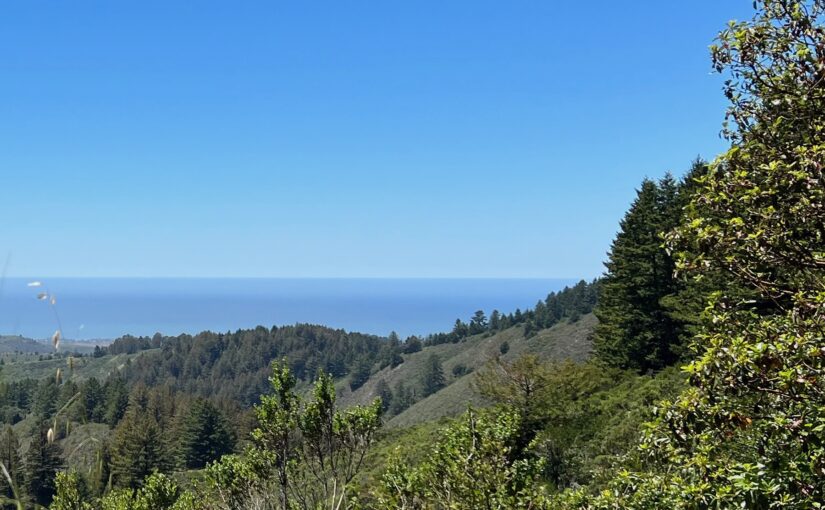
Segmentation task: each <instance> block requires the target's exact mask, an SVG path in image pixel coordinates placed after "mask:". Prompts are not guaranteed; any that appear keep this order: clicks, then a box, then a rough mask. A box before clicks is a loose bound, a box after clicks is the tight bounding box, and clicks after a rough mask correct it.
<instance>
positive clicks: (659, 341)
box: [593, 176, 681, 372]
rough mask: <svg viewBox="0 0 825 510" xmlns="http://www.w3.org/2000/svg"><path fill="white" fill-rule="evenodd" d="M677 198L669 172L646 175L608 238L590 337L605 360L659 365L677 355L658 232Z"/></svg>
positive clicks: (670, 287)
mask: <svg viewBox="0 0 825 510" xmlns="http://www.w3.org/2000/svg"><path fill="white" fill-rule="evenodd" d="M677 204H678V191H677V186H676V183H675V182H674V180H673V179H672V178H671V177H670V176H668V177H666V178H664V179H662V180H661V181H659V182H658V183H656V182H654V181H651V180H645V181H644V182H643V183H642V186H641V188H640V189H639V190H638V192H637V196H636V200H635V201H634V202H633V205H632V206H631V208H630V210H629V211H628V212H627V214H626V215H625V217H624V219H623V220H622V222H621V225H620V227H621V229H620V232H619V233H618V235H617V236H616V239H615V240H614V241H613V245H612V246H611V249H610V254H609V260H608V262H607V263H606V264H605V266H606V267H607V275H606V276H605V278H604V279H603V281H602V284H601V288H600V295H599V302H598V305H597V306H596V308H595V313H596V317H598V318H599V325H598V326H597V327H596V332H595V335H594V339H593V342H594V346H595V349H596V355H597V356H598V357H599V358H600V359H601V360H602V361H604V362H605V363H606V364H608V365H610V366H614V367H618V368H623V369H633V370H638V371H640V372H644V371H646V370H648V369H654V370H658V369H661V368H663V367H665V366H668V365H670V364H672V363H673V362H674V361H676V359H678V357H679V355H680V352H681V346H680V345H679V342H680V340H681V335H680V331H679V329H680V327H681V324H679V323H678V322H676V321H674V320H673V316H672V315H670V314H668V313H667V310H666V309H665V307H664V304H663V299H666V298H667V297H668V296H671V295H673V294H675V293H676V292H677V290H678V283H677V281H676V279H675V278H674V275H673V270H674V261H673V259H672V257H671V256H670V255H669V254H668V253H667V251H666V250H665V248H664V246H663V240H662V238H661V235H662V233H664V232H667V231H668V230H669V229H670V228H671V227H672V226H673V225H674V224H675V219H676V218H678V215H679V211H678V210H677Z"/></svg>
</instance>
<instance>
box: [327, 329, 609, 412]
mask: <svg viewBox="0 0 825 510" xmlns="http://www.w3.org/2000/svg"><path fill="white" fill-rule="evenodd" d="M595 324H596V318H595V317H594V316H593V315H592V314H588V315H585V316H583V317H582V318H581V319H580V320H578V321H576V322H567V321H565V322H561V323H559V324H556V325H555V326H553V327H552V328H548V329H544V330H541V331H539V332H537V333H536V334H535V335H534V336H531V337H530V338H525V337H524V330H523V327H522V326H516V327H513V328H509V329H507V330H504V331H502V332H500V333H497V334H494V335H489V334H482V335H476V336H472V337H469V338H467V339H465V340H464V341H462V342H459V343H448V344H440V345H434V346H429V347H425V348H424V349H423V350H422V351H420V352H416V353H413V354H408V355H404V363H402V364H401V365H399V366H397V367H395V368H390V367H386V368H384V369H383V370H380V371H378V372H376V373H375V374H373V375H372V376H371V377H370V378H369V380H368V381H367V382H366V383H365V384H364V385H363V386H361V387H360V388H358V389H357V390H356V391H354V392H353V391H350V389H349V385H348V384H347V382H348V381H347V380H342V381H340V382H339V384H338V385H337V390H338V395H339V402H340V405H341V406H342V407H347V406H350V405H353V404H364V403H367V402H369V401H371V400H372V399H374V398H375V397H376V395H377V389H376V388H377V385H378V383H379V381H381V380H384V381H386V382H387V383H388V384H389V385H390V387H394V385H395V384H396V383H397V382H398V381H403V382H404V384H406V385H408V386H411V387H413V388H418V386H419V385H420V378H421V374H422V371H423V368H424V364H425V362H426V360H427V359H428V358H429V357H430V355H432V354H435V355H437V356H438V357H439V359H440V360H441V363H442V366H443V367H444V374H445V376H446V377H447V386H446V387H445V388H443V389H442V390H440V391H438V392H437V393H435V394H433V395H430V396H429V397H427V398H425V399H423V400H419V401H418V402H416V403H415V404H413V405H412V406H411V407H410V408H409V409H407V410H406V411H404V412H402V413H401V414H399V415H398V416H394V417H392V418H391V419H390V420H389V421H388V426H389V427H407V426H411V425H415V424H419V423H422V422H426V421H431V420H437V419H439V418H442V417H445V416H455V415H457V414H459V413H461V412H462V411H464V410H466V408H467V406H468V405H483V404H484V402H482V401H481V400H480V399H479V397H478V396H477V395H476V394H475V392H474V391H472V388H471V383H472V380H473V372H474V371H475V370H476V369H478V368H481V367H482V366H484V364H485V363H487V362H488V361H489V360H490V359H491V358H493V357H494V356H495V355H497V354H500V352H501V351H500V347H501V345H502V344H503V343H504V342H507V344H508V345H509V350H508V351H507V352H506V354H504V355H503V356H502V357H503V358H504V359H505V360H512V359H515V358H517V357H519V356H520V355H522V354H527V353H530V354H536V355H538V356H540V357H541V358H544V359H552V360H565V359H571V360H574V361H583V360H585V359H586V358H587V357H588V356H589V354H590V349H591V345H590V341H589V336H590V333H591V331H592V330H593V327H594V326H595ZM457 365H462V366H463V367H464V368H465V369H466V371H467V373H466V374H465V375H460V376H454V375H453V368H454V367H455V366H457Z"/></svg>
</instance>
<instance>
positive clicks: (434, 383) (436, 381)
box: [421, 354, 447, 397]
mask: <svg viewBox="0 0 825 510" xmlns="http://www.w3.org/2000/svg"><path fill="white" fill-rule="evenodd" d="M446 384H447V380H446V378H445V377H444V369H443V368H442V366H441V360H440V359H438V356H436V355H435V354H430V357H429V358H427V362H426V365H425V366H424V371H423V372H422V375H421V391H422V394H423V395H424V396H425V397H427V396H430V395H432V394H433V393H435V392H436V391H438V390H440V389H441V388H443V387H444V386H446Z"/></svg>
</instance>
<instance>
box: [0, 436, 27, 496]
mask: <svg viewBox="0 0 825 510" xmlns="http://www.w3.org/2000/svg"><path fill="white" fill-rule="evenodd" d="M0 462H2V463H3V466H4V467H5V468H6V471H8V473H9V477H10V478H11V481H12V484H13V485H14V487H11V486H10V485H9V482H8V480H6V477H5V476H3V477H0V494H2V496H3V497H5V498H8V499H14V492H15V491H20V490H21V489H22V482H23V463H22V461H21V459H20V441H19V440H18V439H17V434H15V433H14V429H12V428H11V427H10V426H6V429H5V430H4V431H3V434H2V436H0Z"/></svg>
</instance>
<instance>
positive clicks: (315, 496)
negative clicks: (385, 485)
mask: <svg viewBox="0 0 825 510" xmlns="http://www.w3.org/2000/svg"><path fill="white" fill-rule="evenodd" d="M270 381H271V383H272V389H273V394H272V395H264V396H262V397H261V404H260V405H259V406H256V408H255V412H256V415H257V416H258V422H259V423H260V427H259V428H257V429H256V430H255V431H254V432H253V439H254V440H255V442H256V446H257V447H258V449H260V450H262V451H263V452H265V453H266V454H268V455H270V460H266V458H264V459H263V460H262V463H263V465H264V466H266V465H269V466H271V467H272V469H273V471H274V478H275V483H276V485H277V487H278V502H279V504H280V507H279V508H282V509H289V508H303V509H314V508H318V507H322V506H323V507H327V506H329V507H332V508H340V507H341V506H342V504H343V502H344V501H345V499H344V498H345V496H346V495H347V491H348V490H349V489H350V488H351V483H352V481H353V479H354V478H355V475H356V474H357V473H358V471H359V470H360V468H361V464H362V462H363V459H364V456H365V455H366V453H367V451H368V449H369V447H370V446H371V444H372V441H373V438H374V435H375V432H376V431H377V430H378V428H379V427H380V424H381V402H380V400H378V399H376V400H375V401H374V402H373V403H372V404H371V405H369V406H366V407H360V406H357V407H354V408H351V409H347V410H343V411H341V410H336V406H335V401H336V398H335V389H334V386H333V383H332V378H331V376H329V375H328V374H323V373H321V374H319V375H318V379H317V381H316V383H315V386H314V388H313V392H312V399H311V400H309V401H308V402H305V403H304V402H302V400H301V399H300V398H299V397H298V396H297V395H295V393H294V392H293V388H294V382H295V379H294V378H293V377H292V375H291V374H290V372H289V368H288V367H287V366H286V363H285V362H275V363H273V376H272V378H271V379H270ZM252 455H253V458H259V459H260V457H254V454H252ZM228 462H230V463H231V462H234V459H232V458H231V457H230V459H229V460H228ZM233 469H234V468H233ZM234 471H235V472H237V469H234ZM263 471H266V468H264V469H263ZM250 472H254V473H261V472H262V469H260V468H254V469H251V471H250ZM254 476H256V477H259V476H261V475H254ZM263 476H264V477H265V476H266V475H263ZM236 483H238V480H237V479H236ZM244 485H248V484H246V483H244Z"/></svg>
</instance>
